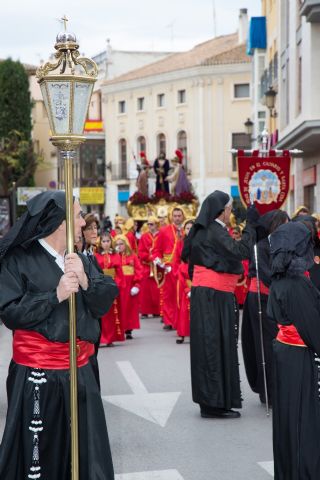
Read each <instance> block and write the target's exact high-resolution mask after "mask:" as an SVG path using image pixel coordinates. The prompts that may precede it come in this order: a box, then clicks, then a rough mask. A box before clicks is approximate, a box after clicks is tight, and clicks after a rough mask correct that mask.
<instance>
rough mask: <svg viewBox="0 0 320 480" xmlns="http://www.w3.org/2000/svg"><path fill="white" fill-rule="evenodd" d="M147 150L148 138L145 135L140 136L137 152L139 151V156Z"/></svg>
mask: <svg viewBox="0 0 320 480" xmlns="http://www.w3.org/2000/svg"><path fill="white" fill-rule="evenodd" d="M145 151H146V139H145V137H142V136H141V137H138V140H137V152H138V157H139V156H140V153H141V152H145Z"/></svg>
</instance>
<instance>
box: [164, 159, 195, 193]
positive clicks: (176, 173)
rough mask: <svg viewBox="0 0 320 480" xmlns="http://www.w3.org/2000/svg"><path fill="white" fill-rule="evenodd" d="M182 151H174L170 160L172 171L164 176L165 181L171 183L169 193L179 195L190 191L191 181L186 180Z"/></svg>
mask: <svg viewBox="0 0 320 480" xmlns="http://www.w3.org/2000/svg"><path fill="white" fill-rule="evenodd" d="M182 160H183V153H182V152H181V150H176V151H175V157H174V158H173V159H172V160H171V163H172V165H173V172H172V173H171V175H168V176H167V177H166V179H165V180H166V181H168V182H170V183H171V194H172V195H181V193H183V192H191V190H192V187H191V183H190V182H189V180H188V177H187V174H186V171H185V169H184V166H183V164H182Z"/></svg>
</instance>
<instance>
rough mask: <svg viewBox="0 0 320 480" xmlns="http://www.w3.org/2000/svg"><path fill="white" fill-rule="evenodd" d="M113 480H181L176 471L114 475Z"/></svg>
mask: <svg viewBox="0 0 320 480" xmlns="http://www.w3.org/2000/svg"><path fill="white" fill-rule="evenodd" d="M115 480H183V477H182V476H181V475H180V473H179V472H178V470H159V471H157V472H136V473H123V474H121V475H116V476H115Z"/></svg>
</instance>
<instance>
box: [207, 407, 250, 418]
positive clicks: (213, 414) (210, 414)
mask: <svg viewBox="0 0 320 480" xmlns="http://www.w3.org/2000/svg"><path fill="white" fill-rule="evenodd" d="M200 415H201V417H202V418H239V417H241V415H240V412H235V411H234V410H225V409H223V408H217V409H214V408H212V409H211V408H210V409H203V408H201V409H200Z"/></svg>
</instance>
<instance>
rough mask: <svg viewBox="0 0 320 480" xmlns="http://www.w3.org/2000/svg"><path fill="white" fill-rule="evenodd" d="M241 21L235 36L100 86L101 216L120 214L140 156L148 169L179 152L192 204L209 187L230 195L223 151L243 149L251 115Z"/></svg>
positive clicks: (229, 168) (232, 178)
mask: <svg viewBox="0 0 320 480" xmlns="http://www.w3.org/2000/svg"><path fill="white" fill-rule="evenodd" d="M246 24H247V18H246V11H245V12H244V11H242V13H241V12H240V28H239V33H236V34H231V35H225V36H222V37H217V38H215V39H213V40H209V41H208V42H204V43H203V44H200V45H197V46H195V47H194V48H193V49H192V50H190V51H188V52H182V53H177V54H173V55H170V56H169V57H167V58H165V59H163V60H160V61H158V62H155V63H153V64H150V65H148V66H146V67H143V68H140V69H137V70H134V71H132V72H129V73H128V74H125V75H122V76H120V77H116V78H114V79H113V80H110V81H106V82H104V83H103V84H102V87H101V90H102V96H103V99H104V100H103V109H104V114H103V115H104V118H107V119H109V121H108V124H107V125H106V164H107V165H109V170H108V179H107V191H106V205H105V211H106V212H107V213H108V214H109V215H111V216H113V215H115V214H116V213H125V212H126V210H125V205H126V202H127V200H128V198H129V196H130V195H131V194H132V193H133V192H134V191H135V190H136V185H135V183H136V177H137V162H139V156H140V152H142V151H144V152H145V153H146V156H147V158H148V160H149V162H150V163H151V164H153V161H154V160H155V158H156V157H157V156H158V155H159V153H160V152H162V151H163V152H165V153H166V156H167V158H169V159H170V158H173V157H174V152H175V150H176V149H177V148H179V149H181V150H182V151H183V153H184V164H185V168H186V169H187V170H188V171H189V173H190V178H191V181H192V184H193V188H194V191H195V193H196V194H197V195H198V197H199V200H200V201H202V200H203V199H204V197H205V196H206V195H208V194H209V193H210V192H212V191H213V190H215V189H220V190H224V191H228V192H230V193H232V194H233V195H234V196H237V195H238V188H237V174H236V162H235V159H234V158H232V155H231V154H230V153H229V151H230V149H231V147H235V148H248V146H249V145H250V143H248V142H249V139H248V136H247V135H246V134H245V132H244V122H245V120H246V118H247V117H248V116H249V115H250V111H251V95H250V91H251V88H250V83H251V58H250V57H248V55H247V54H246V46H245V43H244V41H245V37H244V35H243V31H244V28H245V27H244V26H245V25H246ZM149 183H150V184H152V180H151V182H149ZM151 188H152V185H151ZM151 193H152V190H151Z"/></svg>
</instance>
